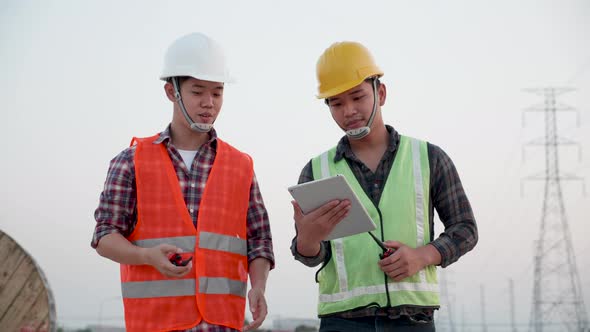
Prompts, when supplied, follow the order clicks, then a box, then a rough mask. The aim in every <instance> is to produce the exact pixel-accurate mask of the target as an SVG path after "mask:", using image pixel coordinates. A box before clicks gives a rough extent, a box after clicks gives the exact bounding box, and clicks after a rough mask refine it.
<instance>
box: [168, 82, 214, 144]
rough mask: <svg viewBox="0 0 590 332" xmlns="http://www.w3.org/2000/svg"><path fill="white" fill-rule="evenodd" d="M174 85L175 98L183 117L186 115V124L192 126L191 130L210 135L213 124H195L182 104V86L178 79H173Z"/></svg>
mask: <svg viewBox="0 0 590 332" xmlns="http://www.w3.org/2000/svg"><path fill="white" fill-rule="evenodd" d="M172 85H173V86H174V98H176V102H177V103H178V106H180V110H181V111H182V115H184V118H185V119H186V122H188V124H189V125H190V127H191V130H193V131H196V132H199V133H208V132H209V131H211V129H212V128H213V124H212V123H198V122H194V121H193V119H191V117H190V115H188V112H187V111H186V108H185V107H184V103H183V102H182V96H181V95H180V84H179V83H178V77H172Z"/></svg>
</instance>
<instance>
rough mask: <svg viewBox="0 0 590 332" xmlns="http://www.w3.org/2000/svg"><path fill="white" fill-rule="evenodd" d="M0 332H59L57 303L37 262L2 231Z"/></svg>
mask: <svg viewBox="0 0 590 332" xmlns="http://www.w3.org/2000/svg"><path fill="white" fill-rule="evenodd" d="M0 331H19V332H29V331H31V332H32V331H50V332H55V331H56V315H55V302H54V300H53V294H52V293H51V289H50V288H49V284H48V282H47V278H46V277H45V275H44V274H43V271H41V268H40V267H39V265H38V264H37V263H36V262H35V259H33V257H32V256H31V255H29V253H27V252H26V250H24V249H23V248H22V247H21V246H20V245H19V244H18V243H17V242H16V241H15V240H13V239H12V238H11V237H10V236H8V235H7V234H6V233H4V232H3V231H2V230H0Z"/></svg>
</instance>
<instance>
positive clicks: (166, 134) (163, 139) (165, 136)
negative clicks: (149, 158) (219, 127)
mask: <svg viewBox="0 0 590 332" xmlns="http://www.w3.org/2000/svg"><path fill="white" fill-rule="evenodd" d="M170 130H171V128H170V125H168V126H167V127H166V129H164V131H162V132H161V133H160V137H158V139H156V140H155V141H154V144H160V143H165V144H166V147H167V148H170V145H171V144H172V137H171V136H170ZM215 142H217V132H216V131H215V128H211V131H209V140H208V141H207V142H205V144H211V146H212V147H213V148H215V146H216V144H214V143H215Z"/></svg>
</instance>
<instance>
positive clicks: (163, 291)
mask: <svg viewBox="0 0 590 332" xmlns="http://www.w3.org/2000/svg"><path fill="white" fill-rule="evenodd" d="M157 138H158V135H155V136H152V137H148V138H140V139H136V138H134V140H133V141H132V144H133V143H134V142H136V143H137V146H136V150H135V159H134V161H135V180H136V184H137V224H136V226H135V229H134V231H133V233H132V234H131V235H129V237H128V238H127V239H128V240H129V241H130V242H131V243H133V244H134V245H136V246H139V247H144V248H149V247H153V246H156V245H158V244H161V243H167V244H172V245H175V246H177V247H179V248H181V249H182V250H183V252H184V253H189V254H184V255H187V256H190V255H191V254H193V255H194V257H193V270H192V271H191V272H190V273H189V274H187V275H186V276H184V277H182V278H168V277H166V276H164V275H162V274H161V273H160V272H158V270H156V269H155V268H154V267H152V266H150V265H125V264H121V289H122V294H123V303H124V306H125V325H126V329H127V331H129V332H133V331H168V330H176V329H179V330H182V329H189V328H191V327H194V326H196V325H197V324H199V323H200V322H201V320H202V319H204V320H205V321H206V322H207V323H209V324H215V325H223V326H228V327H230V328H233V329H237V330H239V329H241V328H242V326H243V324H244V315H245V306H246V289H247V281H248V259H247V242H246V216H247V211H248V204H249V198H250V186H251V184H252V177H253V174H254V171H253V166H252V160H251V159H250V157H249V156H248V155H247V154H245V153H242V152H240V151H238V150H237V149H235V148H233V147H232V146H230V145H229V144H227V143H225V142H223V141H222V140H220V139H217V154H216V157H215V161H214V162H213V167H212V168H211V172H210V174H209V177H208V179H207V184H206V186H205V189H204V192H203V196H202V198H201V203H200V206H199V217H198V222H197V228H196V230H195V227H194V225H193V222H192V219H191V217H190V215H189V213H188V211H187V206H186V203H185V201H184V198H183V195H182V193H181V190H180V185H179V183H178V178H177V176H176V172H175V170H174V167H173V165H172V161H171V160H170V156H169V155H168V153H167V150H166V147H165V145H164V144H154V141H155V140H156V139H157Z"/></svg>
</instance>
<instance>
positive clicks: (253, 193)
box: [247, 175, 275, 269]
mask: <svg viewBox="0 0 590 332" xmlns="http://www.w3.org/2000/svg"><path fill="white" fill-rule="evenodd" d="M247 225H248V226H247V233H248V261H249V262H251V261H252V260H254V259H256V258H260V257H262V258H266V259H268V260H269V261H270V262H271V269H273V268H274V266H275V258H274V253H273V247H272V235H271V231H270V222H269V219H268V212H267V211H266V207H265V206H264V201H263V200H262V194H261V193H260V187H259V186H258V181H257V180H256V176H255V175H254V176H253V177H252V185H251V186H250V203H249V206H248V216H247Z"/></svg>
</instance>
